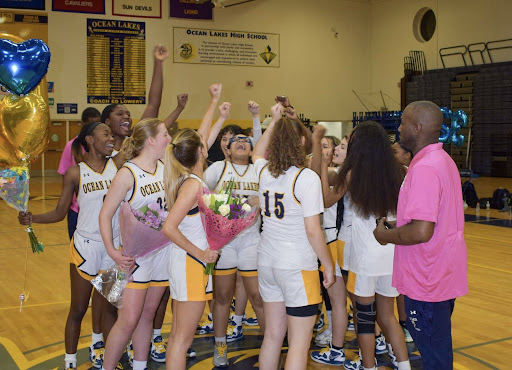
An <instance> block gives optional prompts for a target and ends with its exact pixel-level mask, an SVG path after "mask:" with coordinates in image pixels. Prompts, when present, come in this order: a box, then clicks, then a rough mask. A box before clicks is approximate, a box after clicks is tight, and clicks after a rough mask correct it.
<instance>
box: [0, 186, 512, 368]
mask: <svg viewBox="0 0 512 370" xmlns="http://www.w3.org/2000/svg"><path fill="white" fill-rule="evenodd" d="M463 180H465V179H463ZM60 181H61V178H60V177H47V178H46V179H45V181H44V182H43V181H42V178H33V179H32V180H31V189H30V190H31V201H30V206H29V208H30V210H31V211H32V212H33V213H41V212H46V211H49V210H52V209H53V208H54V207H55V205H56V204H57V199H58V196H59V194H60V189H61V185H60ZM473 182H474V184H475V186H476V190H477V193H478V195H479V196H480V197H490V196H492V191H493V190H494V189H496V188H498V187H500V186H501V187H504V188H508V189H511V190H512V179H501V178H478V179H473ZM43 193H44V194H43ZM43 195H44V196H43ZM466 215H467V217H466V218H467V222H466V231H465V235H466V242H467V246H468V256H469V266H468V267H469V268H468V274H469V288H470V290H469V294H468V295H467V296H465V297H462V298H459V299H457V301H456V305H455V311H454V314H453V321H452V322H453V331H452V332H453V346H454V352H455V353H454V361H455V364H454V366H455V368H456V369H506V368H510V359H509V357H510V353H511V351H510V349H511V348H512V319H511V318H510V315H509V311H510V309H509V308H510V307H511V306H512V284H510V281H511V280H512V220H511V216H510V214H504V213H500V212H498V211H497V210H490V211H486V210H485V205H483V206H482V210H481V211H480V213H479V215H478V217H476V216H477V215H476V213H475V210H474V209H468V210H467V211H466ZM34 229H35V231H36V234H37V236H38V237H39V240H41V241H43V242H44V244H45V251H44V253H42V254H39V255H37V254H36V255H33V254H32V252H29V251H28V249H27V235H26V233H25V231H23V228H22V226H20V225H19V224H18V222H17V212H16V211H14V210H13V209H11V208H9V207H7V205H6V204H5V203H4V202H3V201H0V297H1V300H0V369H18V368H19V369H57V368H62V366H63V357H64V344H63V339H64V325H65V321H66V317H67V313H68V308H69V298H70V297H69V268H68V266H69V265H68V264H69V249H68V247H69V240H68V235H67V226H66V221H65V220H64V221H62V222H60V223H58V224H50V225H34ZM22 292H25V294H26V295H27V296H28V300H26V302H25V304H24V305H23V310H22V312H20V301H19V298H18V297H19V295H20V294H21V293H22ZM170 322H171V314H170V312H169V311H168V314H167V315H166V318H165V323H164V327H163V332H165V333H168V332H169V330H170ZM90 334H91V318H90V311H89V312H88V313H87V315H86V317H85V318H84V321H83V325H82V337H81V339H80V343H79V352H78V360H79V365H80V366H79V368H80V369H88V368H89V365H90V364H89V363H88V361H87V356H88V351H87V347H88V346H89V344H90ZM244 334H245V339H244V340H242V341H239V342H235V343H234V344H230V345H229V353H230V358H231V366H230V369H250V368H254V367H255V364H256V362H257V354H258V352H259V346H260V344H261V336H260V335H259V334H260V333H259V331H258V330H257V328H251V327H245V328H244ZM166 335H167V334H166ZM354 338H355V335H354V333H353V332H348V333H347V338H346V339H347V342H348V343H347V348H349V349H351V350H349V351H347V357H349V358H351V357H352V356H353V355H354V354H355V353H356V351H357V349H356V345H355V342H354ZM212 344H213V338H211V336H197V337H196V339H195V341H194V345H193V346H194V348H195V349H196V351H197V353H198V357H197V358H196V359H195V360H193V361H190V363H189V368H190V369H196V370H200V369H201V370H202V369H211V368H212V364H211V352H212ZM313 348H315V346H314V345H312V349H313ZM507 348H508V349H507ZM352 349H353V350H352ZM409 349H410V351H411V353H412V355H411V359H412V360H413V361H412V363H413V368H421V365H420V361H419V358H418V353H417V352H415V348H414V345H410V347H409ZM285 352H286V347H284V348H283V353H285ZM379 365H383V366H380V368H381V369H384V368H387V366H386V365H389V359H388V358H387V355H386V356H381V357H379ZM256 366H257V364H256ZM148 367H149V368H150V369H163V368H164V366H163V364H157V363H155V362H152V361H149V363H148ZM308 368H311V369H327V368H329V367H328V366H323V365H320V364H316V363H314V362H312V361H310V362H309V364H308Z"/></svg>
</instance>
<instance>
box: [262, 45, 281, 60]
mask: <svg viewBox="0 0 512 370" xmlns="http://www.w3.org/2000/svg"><path fill="white" fill-rule="evenodd" d="M260 57H261V59H263V60H264V61H265V63H267V64H270V62H272V61H273V60H274V58H275V57H277V54H276V53H274V52H272V49H271V48H270V46H267V47H266V48H265V51H264V52H263V53H260Z"/></svg>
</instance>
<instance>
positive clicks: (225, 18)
mask: <svg viewBox="0 0 512 370" xmlns="http://www.w3.org/2000/svg"><path fill="white" fill-rule="evenodd" d="M105 6H106V13H107V14H106V15H95V14H79V13H64V12H53V11H51V10H48V11H47V12H48V15H49V25H48V36H49V46H50V49H51V51H52V62H51V64H50V71H49V72H48V75H47V79H48V81H54V82H55V92H54V93H53V94H50V96H51V97H53V98H55V103H78V108H79V113H80V112H81V111H82V110H83V109H84V108H85V107H86V106H88V104H87V101H86V57H87V54H86V19H87V18H105V19H130V20H134V21H145V22H146V34H147V37H146V51H147V59H146V66H147V68H146V81H147V89H149V81H150V78H151V72H152V70H151V68H152V56H151V52H152V49H153V46H154V45H155V44H157V43H162V44H165V45H167V46H168V47H169V49H170V50H172V46H173V45H172V39H173V37H172V36H173V33H172V32H173V27H200V28H212V29H228V30H240V31H256V32H268V33H278V34H280V54H281V55H280V57H281V66H280V68H254V67H231V66H217V65H188V64H173V62H172V56H171V57H170V58H169V59H168V60H167V61H166V62H165V72H164V73H165V86H164V95H163V102H162V106H161V110H160V118H164V117H165V116H166V115H167V114H168V113H169V112H170V111H171V110H172V109H174V107H175V106H176V95H177V94H178V93H180V92H188V93H189V94H190V99H189V104H188V106H187V109H186V110H185V112H183V114H182V116H181V117H180V118H181V121H182V122H183V123H184V122H191V124H193V125H197V122H198V120H199V119H200V118H201V116H202V114H203V111H204V109H205V107H206V105H207V103H208V93H207V90H206V88H207V86H208V85H209V84H211V83H214V82H222V83H223V85H224V89H223V94H222V98H221V99H222V100H223V101H230V102H231V103H232V112H231V118H232V119H233V120H234V121H235V122H236V121H239V122H242V123H243V122H245V121H243V120H248V119H250V116H249V113H248V111H247V108H246V106H247V102H248V100H251V99H252V100H255V101H257V102H259V103H260V104H261V106H262V114H261V116H262V118H263V117H264V116H265V114H268V113H269V109H268V108H269V107H270V106H271V105H272V103H273V97H274V96H275V95H278V94H279V95H281V94H286V95H289V96H290V97H291V99H292V103H293V105H294V106H295V107H296V108H297V110H298V111H299V113H304V114H305V116H306V117H307V118H310V119H312V120H348V119H351V117H352V112H353V111H362V110H364V107H363V105H362V104H361V103H360V102H359V100H358V99H357V98H356V97H355V95H354V94H353V93H352V90H355V91H356V92H357V93H358V94H359V95H360V96H361V97H362V98H363V99H364V100H365V102H366V104H367V105H368V106H369V108H370V109H372V110H373V109H379V108H380V107H381V106H382V100H381V97H380V94H379V91H383V93H384V94H386V95H389V96H390V97H391V98H389V97H388V96H386V95H385V96H384V99H385V101H386V104H387V106H388V108H390V109H399V101H400V89H399V87H398V86H397V83H398V82H399V81H400V78H401V77H402V76H403V58H404V56H406V55H408V52H409V51H410V50H423V51H424V52H425V53H426V56H427V65H428V67H429V68H437V67H440V66H441V64H440V61H439V57H438V49H439V48H440V47H444V46H451V45H457V44H468V43H471V42H478V41H490V40H497V39H503V38H508V37H510V36H511V33H510V30H511V28H510V20H509V18H510V14H512V1H509V0H488V1H484V0H443V1H439V0H371V1H370V0H368V1H366V0H315V1H312V0H256V1H253V2H250V3H245V4H241V5H237V6H233V7H228V8H224V9H214V21H184V20H179V19H169V18H168V17H167V14H168V13H169V4H168V1H167V0H162V16H163V18H162V19H156V20H154V19H141V18H128V17H115V16H112V15H108V14H111V8H112V2H111V1H110V0H106V1H105ZM425 6H428V7H431V8H432V9H433V10H434V11H435V13H436V17H437V22H438V28H437V31H436V33H435V34H434V37H433V38H432V40H431V41H429V42H426V43H421V42H419V41H417V40H416V39H415V38H414V36H413V32H412V23H413V19H414V16H415V14H416V12H417V11H418V10H419V9H421V8H423V7H425ZM46 7H47V9H51V0H47V1H46ZM333 29H334V30H335V32H337V34H338V35H337V38H336V37H335V32H334V31H333ZM509 59H510V58H509ZM247 80H251V81H253V82H254V87H252V88H247V87H245V81H247ZM368 102H371V103H372V105H370V104H368ZM103 107H104V105H96V108H98V109H99V110H100V111H101V110H102V109H103ZM128 107H129V109H130V110H131V111H132V115H133V117H134V118H138V117H140V115H141V113H142V111H143V107H141V106H137V105H129V106H128ZM55 110H56V108H55V107H52V108H51V111H52V118H53V119H79V115H60V114H59V115H57V114H56V113H55ZM186 120H192V121H186Z"/></svg>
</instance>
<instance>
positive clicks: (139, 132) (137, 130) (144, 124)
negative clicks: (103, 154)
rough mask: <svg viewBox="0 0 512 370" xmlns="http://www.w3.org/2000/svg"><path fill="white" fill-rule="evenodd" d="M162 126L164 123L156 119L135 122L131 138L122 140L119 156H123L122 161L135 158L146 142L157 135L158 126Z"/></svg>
mask: <svg viewBox="0 0 512 370" xmlns="http://www.w3.org/2000/svg"><path fill="white" fill-rule="evenodd" d="M163 124H164V123H163V122H162V121H160V120H159V119H157V118H146V119H143V120H141V121H139V122H137V124H136V125H135V126H134V127H133V133H132V136H129V137H127V138H126V139H124V141H123V145H122V146H121V150H120V154H121V155H122V156H123V158H124V160H126V161H129V160H130V159H133V158H135V157H137V156H138V155H139V154H140V152H141V151H142V149H144V145H145V144H146V140H147V139H149V138H150V137H155V136H156V135H158V126H160V125H163Z"/></svg>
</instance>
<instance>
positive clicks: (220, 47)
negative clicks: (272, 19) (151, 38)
mask: <svg viewBox="0 0 512 370" xmlns="http://www.w3.org/2000/svg"><path fill="white" fill-rule="evenodd" d="M279 49H280V47H279V34H276V33H261V32H247V31H226V30H210V29H202V28H182V27H174V63H190V64H222V65H233V66H250V67H275V68H279V64H280V57H279V55H280V50H279Z"/></svg>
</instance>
